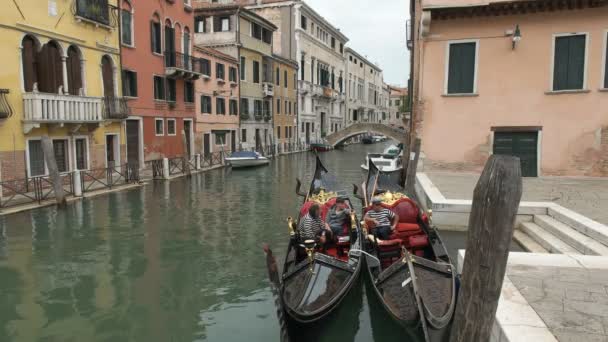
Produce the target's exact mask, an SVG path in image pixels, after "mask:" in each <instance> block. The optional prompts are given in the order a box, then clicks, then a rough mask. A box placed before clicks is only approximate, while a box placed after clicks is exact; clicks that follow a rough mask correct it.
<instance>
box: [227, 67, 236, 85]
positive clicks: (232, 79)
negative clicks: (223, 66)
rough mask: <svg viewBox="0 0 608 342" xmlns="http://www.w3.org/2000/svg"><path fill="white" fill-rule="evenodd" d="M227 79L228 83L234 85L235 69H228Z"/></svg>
mask: <svg viewBox="0 0 608 342" xmlns="http://www.w3.org/2000/svg"><path fill="white" fill-rule="evenodd" d="M228 70H229V71H228V78H229V80H230V82H234V83H236V68H234V67H230V69H228Z"/></svg>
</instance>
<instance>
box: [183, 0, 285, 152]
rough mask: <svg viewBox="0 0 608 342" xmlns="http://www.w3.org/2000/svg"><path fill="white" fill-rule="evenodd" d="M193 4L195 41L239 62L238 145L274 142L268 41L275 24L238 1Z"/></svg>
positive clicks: (272, 63)
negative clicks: (238, 3) (239, 131)
mask: <svg viewBox="0 0 608 342" xmlns="http://www.w3.org/2000/svg"><path fill="white" fill-rule="evenodd" d="M195 6H196V7H197V8H196V9H195V22H194V24H195V32H196V33H195V44H197V45H201V46H205V47H209V48H213V49H216V50H218V51H220V52H222V53H224V54H227V55H230V56H232V57H234V58H236V59H237V60H238V61H239V63H240V68H239V69H240V70H239V73H240V75H239V78H240V83H239V94H240V104H239V107H240V126H241V136H240V143H241V147H243V148H245V149H250V148H256V149H258V150H262V149H263V148H266V147H267V146H269V145H271V144H274V143H276V141H275V140H276V138H275V136H274V127H273V123H272V119H273V108H272V106H273V102H274V78H273V73H274V72H273V70H274V61H273V57H272V42H273V32H274V31H275V30H276V29H277V27H276V26H275V25H273V24H272V23H271V22H269V21H268V20H266V19H264V18H262V17H260V16H259V15H257V14H255V13H254V12H252V11H249V10H247V9H245V8H243V7H242V6H240V5H235V4H228V5H225V4H221V3H220V4H216V3H205V2H198V3H195Z"/></svg>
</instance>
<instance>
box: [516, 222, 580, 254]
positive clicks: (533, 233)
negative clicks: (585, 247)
mask: <svg viewBox="0 0 608 342" xmlns="http://www.w3.org/2000/svg"><path fill="white" fill-rule="evenodd" d="M520 229H521V230H522V231H523V232H524V233H526V234H528V235H529V236H530V237H531V238H532V239H533V240H534V241H536V242H537V243H538V244H540V245H541V246H542V247H543V248H545V249H546V250H548V251H549V252H550V253H554V254H580V252H579V251H578V250H577V249H576V248H574V247H572V246H570V245H568V244H567V243H565V242H564V241H562V240H561V239H559V238H558V237H557V236H555V235H553V234H551V233H549V232H548V231H546V230H544V229H543V228H542V227H540V226H539V225H537V224H536V223H534V222H522V223H521V224H520Z"/></svg>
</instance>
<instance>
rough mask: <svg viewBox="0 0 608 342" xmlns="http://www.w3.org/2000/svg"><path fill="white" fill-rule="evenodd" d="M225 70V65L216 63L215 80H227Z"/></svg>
mask: <svg viewBox="0 0 608 342" xmlns="http://www.w3.org/2000/svg"><path fill="white" fill-rule="evenodd" d="M225 70H226V69H225V67H224V64H221V63H215V78H217V79H221V80H225V79H226V74H225Z"/></svg>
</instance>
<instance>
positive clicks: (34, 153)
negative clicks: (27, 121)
mask: <svg viewBox="0 0 608 342" xmlns="http://www.w3.org/2000/svg"><path fill="white" fill-rule="evenodd" d="M28 157H29V158H28V159H29V162H30V177H35V176H43V175H44V173H45V169H44V152H42V141H40V140H30V141H29V142H28Z"/></svg>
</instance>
